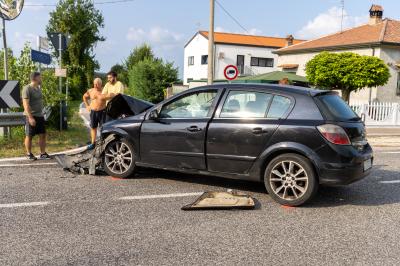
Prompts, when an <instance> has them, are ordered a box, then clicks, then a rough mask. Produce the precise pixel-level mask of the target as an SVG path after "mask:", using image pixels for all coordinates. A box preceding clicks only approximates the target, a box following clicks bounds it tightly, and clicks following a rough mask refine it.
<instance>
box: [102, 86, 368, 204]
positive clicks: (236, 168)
mask: <svg viewBox="0 0 400 266" xmlns="http://www.w3.org/2000/svg"><path fill="white" fill-rule="evenodd" d="M143 110H144V111H143V112H142V113H140V114H137V115H133V116H128V117H125V118H122V119H117V120H114V121H111V122H108V123H106V124H104V126H103V128H102V130H101V134H102V139H105V138H107V137H109V136H110V135H112V136H113V138H112V139H113V140H112V141H110V142H109V143H108V144H107V146H106V148H105V150H104V154H103V164H104V169H105V170H106V172H107V173H108V174H109V175H112V176H117V177H121V178H125V177H129V176H130V175H132V174H133V173H134V172H135V170H136V169H137V167H150V168H160V169H167V170H173V171H179V172H185V173H195V174H204V175H210V176H220V177H225V178H234V179H244V180H252V181H258V182H262V183H264V185H265V187H266V190H267V191H268V193H269V194H270V196H271V197H272V198H273V199H274V200H275V201H277V202H279V203H280V204H285V205H289V206H299V205H302V204H304V203H306V202H308V201H309V200H310V199H311V198H312V197H313V196H314V195H315V194H316V193H317V190H318V186H319V185H347V184H350V183H352V182H354V181H357V180H359V179H361V178H363V177H364V176H366V175H367V174H368V173H369V172H370V169H371V166H372V161H373V153H372V149H371V147H370V145H369V144H368V142H367V140H366V136H365V128H364V124H363V123H362V121H361V120H360V118H359V117H358V116H357V115H356V114H355V113H354V112H353V110H352V109H351V108H350V107H349V106H348V105H347V104H346V103H345V102H344V101H343V100H342V99H341V98H340V97H339V96H338V95H336V94H335V93H333V92H330V91H326V90H312V89H306V88H301V87H294V86H280V85H271V84H268V85H255V84H219V85H213V86H205V87H200V88H195V89H191V90H187V91H184V92H182V93H180V94H178V95H175V96H173V97H172V98H169V99H167V100H165V101H164V102H161V103H159V104H157V105H154V106H152V105H151V104H149V105H148V106H145V107H144V108H143Z"/></svg>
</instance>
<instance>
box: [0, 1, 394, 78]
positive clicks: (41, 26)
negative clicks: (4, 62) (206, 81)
mask: <svg viewBox="0 0 400 266" xmlns="http://www.w3.org/2000/svg"><path fill="white" fill-rule="evenodd" d="M94 1H95V3H96V2H102V1H104V0H94ZM219 2H220V3H221V4H222V5H223V6H224V7H225V9H227V10H228V11H229V12H230V13H231V14H232V15H233V16H234V17H235V18H236V19H237V20H238V21H239V22H240V24H241V25H242V26H244V27H245V28H246V30H247V32H248V33H250V34H257V35H267V36H286V35H287V34H293V35H294V36H295V38H305V39H310V38H315V37H318V36H321V35H324V34H328V33H332V32H335V31H338V30H339V29H340V14H341V9H340V0H279V1H273V0H269V1H267V0H247V1H244V0H241V1H239V0H219ZM25 3H26V4H27V6H26V7H25V8H24V10H23V11H22V14H21V15H20V16H19V17H18V18H17V19H16V20H14V21H10V22H7V26H6V27H7V37H8V42H9V46H10V47H11V48H13V50H14V51H15V52H17V53H19V50H20V49H21V48H22V46H23V44H24V43H25V42H27V41H28V42H31V43H32V48H36V36H37V35H42V36H44V35H45V27H46V24H47V21H48V19H49V12H50V11H51V10H52V9H54V7H37V6H35V7H33V6H28V5H29V4H35V5H37V4H55V3H57V1H56V0H25ZM372 3H375V4H380V5H382V6H383V7H384V10H385V11H384V17H389V18H393V19H398V20H400V14H399V13H398V11H399V10H400V1H398V0H375V1H371V0H345V17H344V23H343V24H344V27H346V28H347V27H353V26H356V25H359V24H361V23H365V22H366V21H367V20H368V10H369V7H370V5H371V4H372ZM96 6H97V8H99V9H100V10H101V11H102V13H103V15H104V18H105V27H104V29H102V34H103V35H104V36H105V37H106V39H107V40H106V41H105V42H103V43H100V44H98V46H97V47H96V49H95V52H96V58H97V60H98V61H99V62H100V64H101V70H102V71H107V70H109V68H110V67H111V66H112V65H114V64H116V63H121V62H122V61H123V60H124V58H126V57H127V56H128V54H129V52H130V51H131V49H132V48H133V47H135V46H136V45H139V44H141V43H144V42H147V43H149V44H150V45H151V46H152V47H153V49H154V51H155V53H156V55H157V56H159V57H162V58H164V59H165V60H168V61H174V62H175V64H176V65H177V66H179V70H180V76H181V75H182V64H183V46H184V44H185V43H186V42H187V41H188V40H189V39H190V37H191V36H192V35H193V34H194V33H195V32H196V31H197V30H199V29H208V12H209V0H168V1H166V0H135V1H133V2H125V3H115V4H103V5H96ZM215 27H216V30H219V31H227V32H237V33H246V32H245V31H244V30H243V29H242V28H241V27H240V26H238V25H237V24H236V23H235V22H234V21H233V20H232V19H231V18H230V17H228V16H227V15H226V14H225V13H224V12H223V11H222V9H221V8H220V7H218V5H216V10H215Z"/></svg>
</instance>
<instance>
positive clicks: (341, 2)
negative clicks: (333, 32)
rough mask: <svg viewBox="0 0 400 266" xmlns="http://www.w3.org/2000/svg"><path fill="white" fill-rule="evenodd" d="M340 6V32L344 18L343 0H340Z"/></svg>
mask: <svg viewBox="0 0 400 266" xmlns="http://www.w3.org/2000/svg"><path fill="white" fill-rule="evenodd" d="M340 5H341V6H342V16H341V18H340V32H342V31H343V17H344V0H340Z"/></svg>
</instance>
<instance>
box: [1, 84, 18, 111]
mask: <svg viewBox="0 0 400 266" xmlns="http://www.w3.org/2000/svg"><path fill="white" fill-rule="evenodd" d="M19 102H20V94H19V83H18V81H16V80H0V108H14V107H20V103H19Z"/></svg>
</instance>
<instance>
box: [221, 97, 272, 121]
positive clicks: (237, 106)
mask: <svg viewBox="0 0 400 266" xmlns="http://www.w3.org/2000/svg"><path fill="white" fill-rule="evenodd" d="M271 99H272V95H271V94H268V93H263V92H255V91H230V92H229V94H228V96H227V97H226V100H225V103H224V106H223V107H222V110H221V114H220V116H219V117H222V118H263V117H265V115H266V112H267V108H268V105H269V102H270V101H271Z"/></svg>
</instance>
